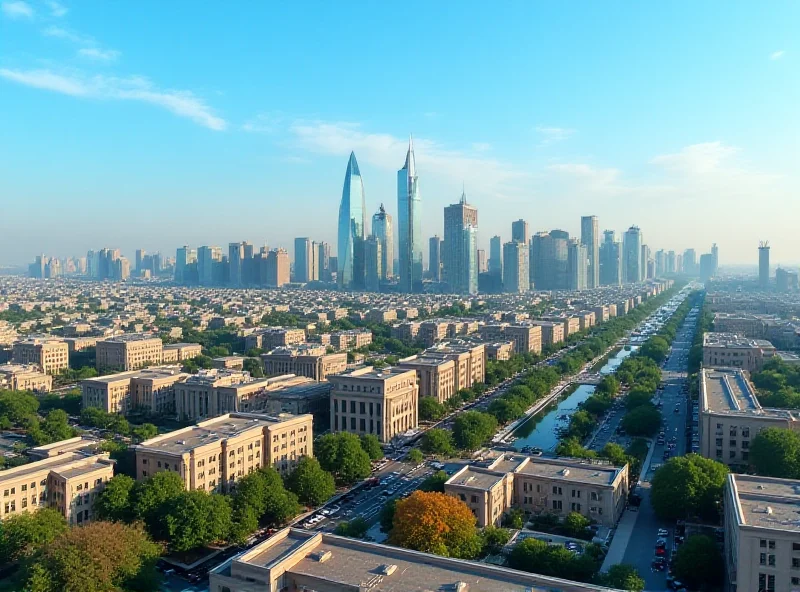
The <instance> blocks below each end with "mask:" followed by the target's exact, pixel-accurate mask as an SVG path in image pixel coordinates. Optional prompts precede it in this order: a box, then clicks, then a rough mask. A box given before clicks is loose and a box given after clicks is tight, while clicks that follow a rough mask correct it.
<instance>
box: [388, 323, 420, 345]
mask: <svg viewBox="0 0 800 592" xmlns="http://www.w3.org/2000/svg"><path fill="white" fill-rule="evenodd" d="M420 325H421V323H418V322H416V321H406V322H405V323H399V324H397V325H392V337H394V338H395V339H399V340H400V341H402V342H403V343H411V342H413V341H415V340H416V339H417V335H419V328H420Z"/></svg>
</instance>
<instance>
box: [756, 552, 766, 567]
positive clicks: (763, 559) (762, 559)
mask: <svg viewBox="0 0 800 592" xmlns="http://www.w3.org/2000/svg"><path fill="white" fill-rule="evenodd" d="M758 564H759V565H766V564H767V554H766V553H761V554H760V555H759V557H758Z"/></svg>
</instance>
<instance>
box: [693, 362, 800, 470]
mask: <svg viewBox="0 0 800 592" xmlns="http://www.w3.org/2000/svg"><path fill="white" fill-rule="evenodd" d="M698 427H699V437H700V454H701V455H702V456H704V457H706V458H713V459H714V460H718V461H719V462H722V463H725V464H727V465H747V464H748V463H749V457H750V442H752V440H753V438H755V437H756V434H758V433H759V432H760V431H761V430H763V429H765V428H785V429H792V430H798V429H800V415H798V414H797V412H795V411H792V410H787V409H765V408H763V407H761V404H760V403H759V402H758V398H757V397H756V392H755V388H754V387H753V385H752V383H751V382H750V381H749V380H748V379H747V376H746V375H745V374H744V372H743V371H742V370H741V369H738V368H702V369H701V370H700V413H699V426H698Z"/></svg>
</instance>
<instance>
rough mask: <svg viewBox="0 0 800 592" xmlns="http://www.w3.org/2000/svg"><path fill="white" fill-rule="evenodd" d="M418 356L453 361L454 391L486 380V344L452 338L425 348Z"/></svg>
mask: <svg viewBox="0 0 800 592" xmlns="http://www.w3.org/2000/svg"><path fill="white" fill-rule="evenodd" d="M420 357H423V358H433V359H439V360H452V361H453V362H455V378H456V391H459V390H461V389H465V388H470V387H472V385H474V384H476V383H479V382H485V380H486V346H485V345H484V344H483V343H470V342H467V341H461V340H452V341H448V342H444V343H439V344H437V345H435V346H433V347H431V348H428V349H426V350H425V351H424V352H422V354H421V355H420Z"/></svg>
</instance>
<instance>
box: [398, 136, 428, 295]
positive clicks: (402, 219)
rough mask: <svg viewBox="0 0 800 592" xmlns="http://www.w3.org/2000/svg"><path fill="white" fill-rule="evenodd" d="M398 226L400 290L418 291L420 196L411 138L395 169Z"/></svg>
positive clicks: (420, 282) (419, 289) (419, 278)
mask: <svg viewBox="0 0 800 592" xmlns="http://www.w3.org/2000/svg"><path fill="white" fill-rule="evenodd" d="M397 226H398V239H399V240H398V244H399V247H400V252H399V253H398V260H399V265H400V269H399V270H398V275H399V277H400V291H401V292H406V293H409V292H421V291H422V241H423V238H422V197H421V195H420V191H419V177H418V176H417V168H416V162H415V159H414V143H413V141H412V140H411V139H409V140H408V152H407V153H406V161H405V164H404V165H403V168H401V169H400V170H399V171H397Z"/></svg>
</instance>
